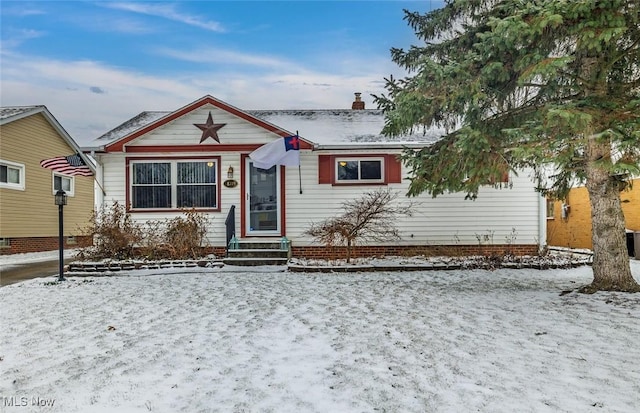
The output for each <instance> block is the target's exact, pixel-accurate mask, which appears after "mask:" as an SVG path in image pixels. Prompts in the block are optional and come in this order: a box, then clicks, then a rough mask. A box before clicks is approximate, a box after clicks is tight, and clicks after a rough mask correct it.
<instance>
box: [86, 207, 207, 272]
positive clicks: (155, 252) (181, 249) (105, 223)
mask: <svg viewBox="0 0 640 413" xmlns="http://www.w3.org/2000/svg"><path fill="white" fill-rule="evenodd" d="M183 212H184V216H178V217H175V218H173V219H167V220H164V221H158V220H148V221H146V222H145V224H144V225H140V224H137V223H136V222H134V221H133V219H132V218H131V215H130V214H128V213H127V211H126V209H125V207H124V206H122V205H120V204H119V203H118V202H117V201H115V202H114V203H113V205H112V206H111V207H110V208H102V209H101V210H100V211H99V212H94V213H93V214H92V216H91V218H90V220H89V222H90V224H89V226H88V227H87V228H86V229H85V230H84V231H83V232H84V233H86V234H87V235H91V236H93V239H94V245H93V246H91V247H87V248H83V249H81V250H80V252H79V253H78V258H79V259H105V258H109V259H116V260H124V259H132V258H144V259H148V260H158V259H195V258H200V257H201V256H202V252H203V247H204V245H203V243H204V241H205V236H206V233H207V226H208V220H207V218H206V217H205V216H204V215H203V214H200V213H197V212H195V211H194V210H185V211H183Z"/></svg>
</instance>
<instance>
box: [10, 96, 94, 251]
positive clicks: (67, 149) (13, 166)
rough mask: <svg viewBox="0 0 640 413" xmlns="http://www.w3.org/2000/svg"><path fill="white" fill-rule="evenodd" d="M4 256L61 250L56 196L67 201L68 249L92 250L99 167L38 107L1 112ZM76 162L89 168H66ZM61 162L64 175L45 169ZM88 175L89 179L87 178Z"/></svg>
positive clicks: (66, 237) (66, 242)
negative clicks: (67, 163) (63, 195)
mask: <svg viewBox="0 0 640 413" xmlns="http://www.w3.org/2000/svg"><path fill="white" fill-rule="evenodd" d="M0 136H1V138H0V254H16V253H25V252H39V251H49V250H56V249H58V248H59V247H58V237H59V227H58V207H57V206H56V205H55V204H54V194H55V193H56V192H57V191H58V190H59V189H62V190H64V191H65V193H66V195H67V205H66V206H64V207H63V208H64V210H63V215H64V218H63V242H64V247H65V248H77V247H79V246H85V245H90V244H91V242H92V238H91V237H90V236H86V235H84V234H83V233H82V231H81V229H82V228H84V227H86V226H87V223H88V222H89V219H90V217H91V213H92V212H93V208H94V198H93V194H94V180H93V165H92V164H91V163H90V160H89V159H88V158H87V157H86V156H85V155H84V154H82V152H81V151H80V148H79V147H78V145H77V144H76V142H75V141H74V140H73V138H72V137H71V136H70V135H69V134H68V133H67V131H65V129H64V128H63V127H62V125H60V123H59V122H58V121H57V120H56V118H55V117H54V116H53V115H52V114H51V112H49V110H48V109H47V108H46V107H45V106H42V105H37V106H4V107H1V108H0ZM68 156H72V157H74V158H76V159H78V162H79V163H82V164H84V165H85V166H86V167H84V169H82V171H83V172H86V173H85V174H84V175H76V174H75V172H74V171H75V170H76V169H75V167H73V166H69V167H68V168H64V167H63V165H62V164H61V163H60V162H65V158H66V157H68ZM58 158H60V159H59V162H58V165H59V166H60V167H59V168H57V169H58V170H52V169H47V168H44V167H42V166H41V164H40V162H41V161H43V160H52V159H54V160H56V159H58ZM85 175H86V176H85Z"/></svg>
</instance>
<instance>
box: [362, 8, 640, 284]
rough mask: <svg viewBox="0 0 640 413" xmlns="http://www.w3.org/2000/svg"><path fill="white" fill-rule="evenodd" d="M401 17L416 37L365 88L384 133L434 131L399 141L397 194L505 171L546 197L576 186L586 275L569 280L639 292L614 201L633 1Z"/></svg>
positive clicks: (631, 93)
mask: <svg viewBox="0 0 640 413" xmlns="http://www.w3.org/2000/svg"><path fill="white" fill-rule="evenodd" d="M405 20H406V21H407V22H408V24H409V25H410V26H411V27H412V28H413V30H414V31H415V33H416V36H417V37H418V39H420V40H422V41H423V42H424V44H421V45H418V46H415V45H414V46H411V47H410V48H409V49H408V50H403V49H397V48H394V49H392V50H391V54H392V59H393V61H394V62H395V63H397V64H398V65H399V66H401V67H403V68H404V69H406V70H407V71H408V73H409V75H408V76H407V77H405V78H403V79H399V80H398V79H394V78H389V79H385V80H386V82H387V83H386V90H387V93H386V94H383V95H380V96H374V98H375V100H376V102H377V104H378V106H379V107H380V108H382V109H383V110H384V111H385V114H386V123H385V127H384V130H383V133H385V134H387V135H397V134H401V133H406V132H409V131H411V130H413V129H414V128H416V127H418V128H420V127H424V128H428V127H440V128H443V129H444V130H446V133H445V134H444V136H443V137H442V139H441V140H440V141H438V142H437V143H436V144H434V145H431V146H429V147H425V148H423V149H421V150H419V151H412V150H405V151H404V152H403V155H402V158H403V161H404V163H405V165H406V166H407V167H408V168H409V169H410V171H411V176H410V179H411V184H410V189H409V194H410V195H417V194H419V193H422V192H427V193H430V194H432V195H433V196H437V195H440V194H442V193H444V192H448V191H463V192H466V193H467V195H468V196H469V197H471V198H474V197H476V196H477V195H478V189H479V187H480V186H481V185H484V184H487V183H491V182H499V181H500V177H501V176H502V174H503V173H504V171H505V170H507V169H508V170H511V171H512V173H516V172H517V171H523V170H531V171H533V176H534V177H535V179H536V182H537V184H538V185H537V188H538V190H539V191H541V192H542V194H543V195H546V196H550V197H554V198H557V199H562V198H564V197H566V195H567V193H568V191H569V189H570V188H571V187H572V186H574V185H577V184H584V185H585V186H586V188H587V190H588V193H589V198H590V203H591V210H592V213H591V215H592V221H593V252H594V258H593V274H594V279H593V282H592V283H591V284H590V285H588V286H585V287H583V288H582V291H584V292H594V291H598V290H614V291H639V290H640V286H639V285H638V284H637V283H636V282H635V281H634V279H633V277H632V275H631V269H630V264H629V258H628V255H627V250H626V240H625V233H624V229H625V224H624V216H623V213H622V208H621V201H620V191H621V190H623V189H624V188H625V187H626V185H628V182H629V177H630V176H633V175H636V176H637V175H638V174H639V173H640V4H639V3H638V2H637V0H449V1H447V2H446V3H445V5H444V6H443V7H442V8H440V9H437V10H433V11H430V12H427V13H418V12H410V11H406V10H405Z"/></svg>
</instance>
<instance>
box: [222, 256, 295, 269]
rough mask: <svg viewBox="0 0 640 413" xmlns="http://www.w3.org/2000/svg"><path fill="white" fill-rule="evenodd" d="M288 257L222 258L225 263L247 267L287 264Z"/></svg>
mask: <svg viewBox="0 0 640 413" xmlns="http://www.w3.org/2000/svg"><path fill="white" fill-rule="evenodd" d="M288 261H289V259H288V258H269V257H252V258H249V257H240V258H232V257H227V258H223V259H222V263H223V264H225V265H238V266H246V267H255V266H258V265H287V262H288Z"/></svg>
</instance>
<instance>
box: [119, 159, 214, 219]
mask: <svg viewBox="0 0 640 413" xmlns="http://www.w3.org/2000/svg"><path fill="white" fill-rule="evenodd" d="M193 159H212V160H214V161H215V162H216V164H217V171H216V178H217V182H216V192H217V193H216V198H217V200H216V205H217V207H216V208H196V211H197V212H220V211H221V210H222V209H221V205H220V202H221V201H222V196H221V193H222V189H221V187H222V182H223V180H222V179H221V175H220V172H221V170H222V166H221V163H222V161H221V159H220V156H187V157H181V156H153V157H141V156H127V157H126V158H125V166H124V173H125V185H126V188H125V202H126V210H127V212H132V213H136V212H140V213H141V212H180V211H182V210H181V209H178V208H162V209H133V208H131V186H130V183H131V179H130V170H131V169H130V163H131V161H163V160H181V161H182V160H185V161H189V160H193Z"/></svg>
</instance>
